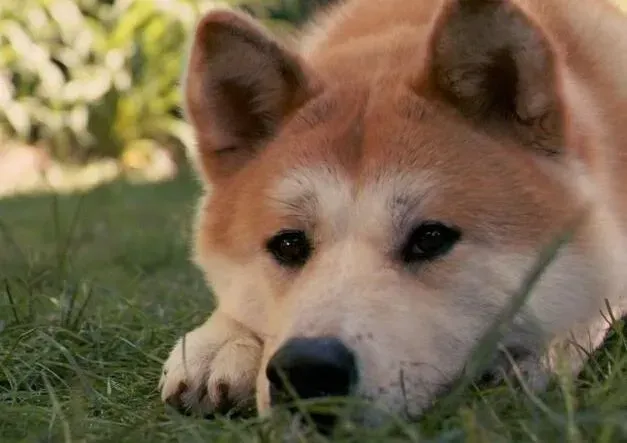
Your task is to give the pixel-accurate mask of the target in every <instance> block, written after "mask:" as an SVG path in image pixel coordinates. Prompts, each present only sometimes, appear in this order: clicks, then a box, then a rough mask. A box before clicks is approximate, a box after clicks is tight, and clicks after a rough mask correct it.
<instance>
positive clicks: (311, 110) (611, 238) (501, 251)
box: [160, 0, 627, 426]
mask: <svg viewBox="0 0 627 443" xmlns="http://www.w3.org/2000/svg"><path fill="white" fill-rule="evenodd" d="M331 3H332V4H331V6H330V7H329V8H328V9H325V10H324V11H322V12H321V13H320V14H318V15H317V17H316V18H315V19H314V20H312V22H311V23H310V24H308V25H307V26H306V27H305V28H304V30H303V33H302V36H300V37H299V38H298V39H297V42H296V44H292V43H290V42H286V41H283V40H281V39H279V38H276V37H274V36H273V35H272V34H271V33H270V32H269V31H267V30H266V29H265V28H264V27H263V26H262V25H261V24H259V23H258V22H257V21H256V20H255V19H252V18H251V17H249V16H247V15H246V14H244V13H242V12H237V11H234V10H228V9H216V10H212V11H209V12H208V13H207V14H206V15H204V16H203V17H202V18H201V19H200V21H199V23H198V25H197V28H196V30H195V33H194V35H193V38H192V41H191V49H190V51H189V57H188V60H187V64H186V71H185V75H184V81H183V85H184V87H183V91H184V98H185V113H186V116H187V118H188V120H189V122H190V124H191V126H192V127H193V129H194V133H195V137H196V141H197V146H196V148H195V149H193V152H192V153H191V154H192V163H193V164H194V165H195V166H196V170H197V171H198V174H199V177H200V178H201V180H202V182H203V183H204V184H205V192H204V195H203V197H202V200H201V201H200V204H199V209H198V214H197V217H196V222H195V230H194V232H195V236H194V240H193V259H194V262H195V263H196V264H197V265H198V266H199V268H200V269H201V270H202V271H203V272H204V275H205V276H206V280H207V282H208V285H209V286H210V287H211V288H212V290H213V291H214V293H215V297H216V300H217V307H216V308H215V310H214V312H213V313H212V314H211V316H210V317H209V318H208V320H207V321H206V322H205V323H204V324H202V325H201V326H199V327H198V328H196V329H194V330H192V331H191V332H189V333H187V334H186V335H185V336H184V339H181V340H179V341H178V342H177V343H176V345H175V346H174V348H173V350H172V352H171V354H170V356H169V358H168V359H167V361H166V362H165V365H164V370H163V375H162V377H161V380H160V390H161V395H162V398H163V400H164V401H165V402H167V403H169V404H171V405H174V406H176V407H178V408H182V409H185V410H188V411H191V412H193V413H199V414H214V413H220V412H225V411H229V410H231V409H233V408H237V407H240V406H241V405H245V404H250V402H251V401H252V402H254V404H255V405H256V408H257V410H258V411H259V413H260V414H262V415H265V414H267V413H268V412H269V411H271V410H273V407H275V406H278V405H284V404H285V401H286V398H287V396H286V393H287V392H288V391H290V390H291V391H290V392H293V393H294V394H295V395H296V396H298V397H300V398H319V397H322V398H328V397H336V396H339V397H351V398H355V399H361V400H364V403H366V404H369V405H370V406H366V405H365V406H364V407H363V408H362V409H360V412H356V413H355V419H356V420H357V421H358V422H361V423H363V424H364V425H373V426H377V425H380V424H381V423H382V422H383V420H384V417H385V416H387V415H386V414H395V415H398V416H401V417H403V418H406V419H411V418H415V417H419V416H420V415H421V414H423V413H424V412H425V410H426V409H427V408H429V407H430V406H431V405H432V404H433V402H434V401H435V400H437V399H438V398H440V396H441V395H442V394H443V392H445V391H446V389H447V387H450V386H451V384H452V383H454V381H455V380H457V379H459V377H460V376H461V374H463V372H464V370H465V369H464V368H465V367H466V365H467V363H468V361H469V359H470V358H471V356H472V353H473V350H474V349H475V348H476V345H477V344H478V343H480V341H481V339H482V337H484V336H485V334H486V333H487V331H488V330H489V328H490V325H492V324H493V322H494V320H495V319H497V318H498V317H499V315H501V314H500V313H502V312H503V311H504V310H505V309H506V308H507V306H509V304H510V303H511V300H512V298H513V294H516V293H517V291H519V290H520V288H521V286H522V285H523V284H524V282H525V279H526V278H527V276H528V275H529V273H530V272H531V270H532V269H533V266H534V263H536V262H537V260H538V257H539V256H540V255H541V254H542V251H543V250H545V249H546V247H547V245H550V244H551V242H552V241H553V239H555V238H558V237H559V236H560V235H563V234H562V233H563V232H566V231H568V230H569V229H570V228H569V226H576V228H572V229H571V231H572V234H571V235H570V237H569V240H568V241H565V242H564V243H563V244H562V245H561V247H560V248H559V250H558V251H557V252H555V257H554V258H553V259H552V260H551V262H550V263H549V264H548V266H546V269H544V272H543V273H542V274H541V275H540V277H539V278H538V280H537V282H536V283H535V286H534V288H533V290H532V291H531V293H530V294H529V295H528V296H527V297H526V298H525V299H524V300H523V301H522V302H521V306H520V307H519V309H517V310H516V312H514V314H513V315H512V318H511V319H510V321H509V322H508V323H507V324H506V325H505V327H504V329H503V330H502V334H501V336H500V338H499V342H498V344H499V349H501V351H503V352H506V353H507V352H509V354H508V355H509V356H510V357H511V359H513V365H512V368H513V367H516V368H518V370H519V371H518V373H519V374H521V375H522V379H523V380H525V382H526V383H528V385H529V386H530V388H531V389H534V390H537V391H538V392H540V391H542V389H545V387H546V385H547V383H548V382H549V381H550V379H551V377H552V376H553V375H555V373H556V372H557V371H558V366H559V365H558V360H559V361H561V362H565V363H566V364H567V365H568V368H569V370H571V371H572V372H573V373H575V374H576V373H578V372H579V371H580V370H581V368H582V365H583V364H584V363H585V362H586V359H587V358H588V356H589V354H590V352H592V351H594V350H595V349H597V348H598V347H599V346H600V345H601V343H602V342H603V339H604V337H605V336H606V334H607V331H608V328H609V327H610V324H611V322H610V321H609V320H608V319H609V318H610V317H611V315H613V316H614V318H618V317H621V316H623V315H624V314H625V304H626V303H625V293H626V290H627V286H626V283H627V282H626V278H627V274H626V273H625V269H627V242H626V240H627V179H625V178H621V177H623V174H624V172H623V171H624V170H626V169H627V81H626V79H625V73H627V18H626V17H625V16H624V15H623V14H621V12H619V10H618V8H616V7H615V6H614V5H612V4H610V3H606V2H605V1H601V0H588V1H584V0H552V1H550V2H547V1H546V0H437V1H427V0H345V1H342V2H339V1H337V2H331ZM571 231H569V232H571ZM610 310H611V315H610V314H609V313H608V311H610ZM496 354H499V353H498V352H497V353H495V355H496ZM511 359H510V360H511ZM498 360H499V359H498V358H497V357H495V359H494V362H495V363H494V364H496V362H497V361H498ZM560 367H561V366H560ZM492 369H494V368H492ZM510 369H511V368H510Z"/></svg>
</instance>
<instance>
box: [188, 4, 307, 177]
mask: <svg viewBox="0 0 627 443" xmlns="http://www.w3.org/2000/svg"><path fill="white" fill-rule="evenodd" d="M315 89H316V86H315V82H314V81H313V78H312V76H311V74H310V73H309V72H307V69H306V68H305V67H304V65H303V63H302V62H301V60H300V59H299V58H298V56H297V55H295V54H293V53H291V52H290V51H289V50H288V49H286V48H285V47H284V46H283V45H282V44H281V43H279V42H278V41H277V40H276V39H274V38H273V37H271V36H270V35H269V34H268V33H267V32H266V31H265V30H264V29H263V28H262V27H261V26H260V25H258V24H257V22H256V21H254V20H253V19H252V18H251V17H249V16H248V15H246V14H244V13H242V12H236V11H233V10H216V11H212V12H209V13H208V14H206V15H205V16H204V17H203V18H202V19H201V20H200V22H199V23H198V25H197V27H196V31H195V35H194V39H193V43H192V48H191V52H190V55H189V61H188V65H187V72H186V75H185V79H184V93H185V104H186V113H187V116H188V119H189V120H190V123H191V124H192V126H193V128H194V132H195V135H196V139H197V148H196V152H194V154H196V155H195V157H196V160H197V163H200V167H201V169H202V170H203V172H204V173H205V174H206V175H207V176H208V178H209V179H211V180H217V179H220V178H222V177H226V176H229V175H231V174H233V173H234V172H236V171H237V170H238V169H240V168H241V167H242V166H243V165H244V164H245V163H246V162H247V161H249V160H250V159H251V158H253V157H254V156H255V155H256V154H257V152H258V150H259V149H261V148H262V147H263V145H264V144H266V143H267V142H268V140H269V139H271V138H272V137H273V136H274V135H275V134H276V132H277V131H278V129H279V126H280V125H281V124H282V122H283V121H284V120H285V119H286V118H288V117H289V115H290V114H291V113H292V112H294V111H295V110H296V109H298V108H299V107H300V106H302V105H303V104H304V103H305V102H306V101H307V99H308V98H310V97H311V96H313V95H314V92H315Z"/></svg>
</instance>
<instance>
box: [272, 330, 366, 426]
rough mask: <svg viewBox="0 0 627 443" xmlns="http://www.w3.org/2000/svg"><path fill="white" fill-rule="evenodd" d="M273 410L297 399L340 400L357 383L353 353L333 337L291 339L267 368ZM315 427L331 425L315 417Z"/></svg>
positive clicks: (327, 421) (325, 418)
mask: <svg viewBox="0 0 627 443" xmlns="http://www.w3.org/2000/svg"><path fill="white" fill-rule="evenodd" d="M266 376H267V377H268V380H269V381H270V401H271V403H272V405H273V406H275V405H278V404H281V403H283V402H286V401H290V400H293V399H294V398H293V395H294V394H295V395H296V396H297V397H298V398H301V399H308V398H319V397H343V396H346V395H348V394H349V393H350V390H351V387H352V386H353V385H354V384H355V382H356V379H357V366H356V363H355V357H354V356H353V353H352V352H351V351H350V349H348V348H347V347H346V346H345V345H344V344H343V343H342V342H341V341H340V340H338V339H336V338H332V337H319V338H302V337H298V338H293V339H291V340H289V341H288V342H286V343H285V344H284V345H283V346H282V347H281V348H279V350H278V351H277V352H276V353H275V354H274V355H273V356H272V358H271V359H270V361H269V362H268V366H267V367H266ZM312 418H313V419H314V421H316V422H317V424H319V425H321V427H322V426H324V427H328V426H329V425H331V422H330V418H329V417H328V416H325V417H323V416H321V415H317V416H316V417H314V416H313V415H312Z"/></svg>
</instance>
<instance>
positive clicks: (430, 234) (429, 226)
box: [402, 221, 461, 263]
mask: <svg viewBox="0 0 627 443" xmlns="http://www.w3.org/2000/svg"><path fill="white" fill-rule="evenodd" d="M460 237H461V232H460V231H459V230H458V229H455V228H452V227H449V226H446V225H444V224H442V223H440V222H432V221H430V222H425V223H423V224H421V225H420V226H418V227H417V228H416V229H414V231H413V232H412V233H411V235H410V236H409V239H408V241H407V243H406V244H405V246H404V248H403V250H402V258H403V261H404V262H406V263H412V262H415V261H420V260H432V259H435V258H437V257H440V256H442V255H444V254H446V253H447V252H449V251H450V250H451V248H452V247H453V245H455V243H456V242H457V241H458V240H459V239H460Z"/></svg>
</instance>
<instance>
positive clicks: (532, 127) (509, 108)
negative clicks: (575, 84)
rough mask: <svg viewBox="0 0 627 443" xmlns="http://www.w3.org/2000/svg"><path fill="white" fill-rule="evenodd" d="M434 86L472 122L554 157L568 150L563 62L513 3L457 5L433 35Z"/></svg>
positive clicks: (460, 0) (485, 0)
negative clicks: (561, 87)
mask: <svg viewBox="0 0 627 443" xmlns="http://www.w3.org/2000/svg"><path fill="white" fill-rule="evenodd" d="M430 51H431V68H430V81H431V83H432V87H433V88H435V90H436V91H439V92H440V93H441V96H442V97H443V98H444V100H446V101H447V102H449V103H450V104H452V105H453V106H454V107H455V108H456V109H458V110H459V111H460V112H461V113H462V114H463V115H464V116H465V117H467V118H469V119H471V120H472V121H473V122H475V123H477V124H479V125H483V126H484V127H485V128H486V129H489V130H494V131H500V132H504V133H506V134H510V135H512V136H514V137H516V138H517V139H518V141H520V142H522V143H523V144H525V145H527V146H530V147H533V148H535V149H537V150H539V151H542V152H544V153H547V154H559V153H560V152H561V151H562V150H563V147H564V139H565V137H564V111H563V104H562V101H561V94H560V91H559V84H558V81H557V71H556V56H555V54H554V51H553V49H552V46H551V44H550V42H549V40H548V39H547V37H546V36H545V34H544V32H543V31H542V30H541V29H540V27H539V26H537V25H536V24H535V23H534V22H533V21H532V20H531V19H530V18H529V17H528V16H527V14H526V13H525V12H523V11H522V10H521V9H520V8H519V7H518V6H516V5H515V4H514V3H513V2H512V1H510V0H451V1H450V2H449V3H448V4H447V5H446V7H445V8H444V10H443V11H442V12H441V15H440V16H439V17H438V19H437V21H436V24H435V26H434V31H433V34H432V37H431V47H430Z"/></svg>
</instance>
